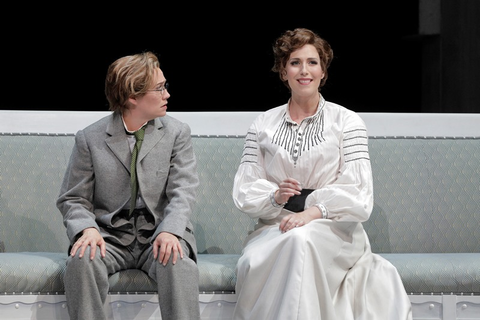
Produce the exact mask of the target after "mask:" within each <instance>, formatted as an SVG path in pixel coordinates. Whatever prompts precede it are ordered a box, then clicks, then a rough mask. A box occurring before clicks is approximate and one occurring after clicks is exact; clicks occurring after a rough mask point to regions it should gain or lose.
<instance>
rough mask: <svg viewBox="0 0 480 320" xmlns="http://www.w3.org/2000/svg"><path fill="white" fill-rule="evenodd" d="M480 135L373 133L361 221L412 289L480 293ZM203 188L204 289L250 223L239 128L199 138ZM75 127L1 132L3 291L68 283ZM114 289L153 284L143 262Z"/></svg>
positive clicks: (216, 280)
mask: <svg viewBox="0 0 480 320" xmlns="http://www.w3.org/2000/svg"><path fill="white" fill-rule="evenodd" d="M479 142H480V141H479V140H478V139H475V138H465V139H453V138H428V137H370V140H369V143H370V158H371V160H372V168H373V175H374V194H375V205H374V210H373V213H372V216H371V218H370V220H369V221H367V222H366V223H365V229H366V231H367V233H368V234H369V237H370V240H371V243H372V249H373V251H374V252H377V253H380V254H382V255H384V256H385V257H386V258H387V259H389V260H390V261H392V263H393V264H394V265H395V266H396V267H397V269H398V270H399V273H400V275H401V277H402V279H403V281H404V284H405V288H406V289H407V291H408V292H409V293H439V292H440V293H441V292H449V293H450V292H461V293H470V294H472V293H473V294H480V288H479V286H480V279H479V275H480V265H479V264H480V253H479V249H478V248H479V243H480V228H478V226H479V225H480V192H479V187H478V186H479V185H480V143H479ZM193 144H194V150H195V153H196V156H197V160H198V170H199V177H200V181H201V182H200V189H199V193H198V198H197V205H196V207H195V211H194V212H193V216H192V220H193V224H194V227H195V235H196V238H197V245H198V250H199V253H200V254H199V261H198V266H199V270H200V287H199V289H200V292H208V293H209V292H233V291H234V289H235V280H236V278H235V264H236V261H237V259H238V256H239V254H240V253H241V248H242V242H243V239H244V238H245V236H246V234H247V232H248V230H250V229H252V228H253V225H254V221H253V220H251V219H249V218H248V217H247V216H246V215H245V214H242V213H241V212H240V211H238V210H237V209H236V208H235V207H234V205H233V202H232V199H231V188H232V185H233V177H234V174H235V170H236V168H237V166H238V161H239V160H240V155H241V153H242V149H243V137H241V136H194V137H193ZM72 146H73V135H30V134H20V135H12V134H1V133H0V241H2V242H3V243H4V248H5V253H0V295H2V294H13V293H19V292H33V293H44V294H50V293H58V292H62V291H63V280H62V277H63V272H64V268H65V265H64V261H65V259H66V250H67V247H68V241H67V238H66V235H65V229H64V227H63V224H62V219H61V215H60V213H59V212H58V210H57V208H56V207H55V199H56V197H57V194H58V191H59V189H60V183H61V180H62V177H63V173H64V170H65V167H66V165H67V161H68V158H69V156H70V152H71V148H72ZM110 289H111V292H112V293H117V292H118V293H132V292H136V293H143V292H155V291H156V284H155V282H154V281H152V280H151V279H149V278H148V276H146V275H145V274H144V273H142V272H141V271H138V270H126V271H122V272H120V273H117V274H114V275H112V276H111V277H110Z"/></svg>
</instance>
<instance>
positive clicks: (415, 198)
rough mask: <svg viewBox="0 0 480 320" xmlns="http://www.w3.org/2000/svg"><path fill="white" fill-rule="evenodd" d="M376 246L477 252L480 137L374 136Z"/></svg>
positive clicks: (368, 225) (371, 228) (371, 225)
mask: <svg viewBox="0 0 480 320" xmlns="http://www.w3.org/2000/svg"><path fill="white" fill-rule="evenodd" d="M369 148H370V149H369V151H370V159H371V163H372V170H373V178H374V185H373V188H374V208H373V212H372V215H371V218H370V219H369V220H368V221H367V222H365V223H364V226H365V229H366V231H367V233H368V235H369V238H370V241H371V244H372V250H373V251H375V252H378V253H382V252H399V253H401V252H412V253H422V252H479V244H480V228H479V227H478V226H480V139H479V138H448V137H438V138H433V137H389V138H388V137H370V138H369Z"/></svg>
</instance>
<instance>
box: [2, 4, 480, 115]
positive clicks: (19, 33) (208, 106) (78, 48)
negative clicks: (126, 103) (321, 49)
mask: <svg viewBox="0 0 480 320" xmlns="http://www.w3.org/2000/svg"><path fill="white" fill-rule="evenodd" d="M236 3H238V4H235V3H227V2H223V3H215V4H208V3H202V2H194V4H191V3H188V4H187V3H181V2H174V3H162V2H155V3H141V2H135V3H124V4H122V5H121V4H119V3H116V4H115V5H114V6H112V5H111V6H110V7H108V9H104V8H99V7H96V6H93V5H92V6H87V5H83V6H82V5H78V6H72V5H70V7H66V6H61V5H58V4H57V5H55V6H51V7H48V6H47V5H45V4H41V5H36V6H37V7H32V6H31V5H26V4H18V5H16V7H17V8H15V9H12V8H10V9H8V10H7V9H6V8H5V10H3V19H2V22H1V27H2V28H1V33H2V43H3V44H2V49H1V55H2V61H3V68H2V69H3V70H2V78H3V81H2V83H3V85H2V87H3V93H4V94H3V99H2V103H1V106H0V108H1V109H5V110H78V111H82V110H84V111H106V110H108V106H107V102H106V99H105V97H104V92H103V90H104V78H105V74H106V71H107V67H108V65H109V64H110V63H111V62H113V61H114V60H115V59H117V58H119V57H121V56H123V55H128V54H134V53H138V52H141V51H147V50H150V51H153V52H155V53H157V54H158V55H159V58H160V64H161V68H162V70H163V71H164V74H165V76H166V77H167V79H168V81H169V83H170V89H169V92H170V94H171V98H170V99H169V111H263V110H266V109H269V108H271V107H275V106H277V105H279V104H283V103H285V102H286V101H287V99H288V97H289V94H288V91H287V89H286V88H285V87H284V86H283V84H282V83H281V82H280V80H279V79H278V76H277V75H276V74H275V73H273V72H272V71H271V70H270V69H271V67H272V65H273V55H272V44H273V42H274V40H275V39H276V38H277V37H278V36H279V35H280V34H281V33H283V32H284V31H285V30H287V29H293V28H296V27H306V28H310V29H312V30H314V31H315V32H317V33H318V34H319V35H321V36H322V37H324V38H325V39H326V40H327V41H329V42H330V44H331V45H332V48H333V50H334V55H335V57H334V60H333V62H332V65H331V67H330V69H329V79H328V81H327V84H326V86H325V87H324V88H323V89H322V94H323V95H324V96H325V98H326V99H327V100H330V101H332V102H336V103H339V104H342V105H344V106H345V107H347V108H349V109H352V110H354V111H357V112H480V94H479V92H480V90H478V89H480V76H479V74H480V70H479V67H480V63H479V62H478V60H480V59H478V58H479V57H480V54H479V52H480V50H479V44H478V43H479V42H480V28H479V23H478V22H476V21H477V20H479V19H478V16H479V15H480V10H479V9H480V1H477V0H459V1H457V0H431V1H429V0H389V1H311V2H295V1H294V2H286V3H283V4H280V3H279V2H276V3H274V4H268V3H262V4H261V5H260V2H257V3H256V4H246V3H244V2H236ZM422 5H423V7H422ZM102 6H108V5H107V4H102ZM257 7H258V8H257ZM420 8H423V9H420ZM425 8H426V9H427V11H425ZM422 10H423V11H422ZM425 12H426V13H425ZM432 12H433V18H432ZM438 17H439V19H437V18H438ZM7 18H8V22H7ZM422 29H423V31H422ZM449 70H453V71H449ZM459 70H460V72H459ZM446 79H448V80H446ZM446 93H448V94H446ZM459 97H461V99H460V98H459Z"/></svg>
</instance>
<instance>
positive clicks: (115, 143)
mask: <svg viewBox="0 0 480 320" xmlns="http://www.w3.org/2000/svg"><path fill="white" fill-rule="evenodd" d="M106 133H107V135H108V137H107V138H106V139H105V143H106V144H107V146H108V147H109V148H110V150H112V152H113V154H114V155H115V156H116V157H117V158H118V159H119V160H120V162H121V163H122V164H123V166H124V167H125V168H126V169H127V171H128V172H130V159H131V157H132V155H131V151H130V147H129V145H128V141H127V139H126V137H125V135H126V134H125V127H124V125H123V121H122V117H121V116H120V115H118V114H116V113H114V114H113V115H112V121H110V122H109V123H108V125H107V129H106Z"/></svg>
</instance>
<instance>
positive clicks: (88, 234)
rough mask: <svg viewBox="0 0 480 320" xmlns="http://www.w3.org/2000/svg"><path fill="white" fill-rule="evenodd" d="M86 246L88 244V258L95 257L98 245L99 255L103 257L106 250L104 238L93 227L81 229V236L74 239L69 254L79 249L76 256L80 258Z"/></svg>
mask: <svg viewBox="0 0 480 320" xmlns="http://www.w3.org/2000/svg"><path fill="white" fill-rule="evenodd" d="M88 246H90V260H93V258H95V253H96V251H97V246H98V247H100V255H101V256H102V258H105V254H106V251H107V249H106V246H105V240H104V239H103V237H102V236H101V235H100V232H98V230H97V229H95V228H87V229H85V230H83V231H82V236H81V237H80V238H78V240H77V241H75V243H74V244H73V246H72V250H71V251H70V255H71V256H75V254H76V253H77V251H78V250H79V249H80V253H79V255H78V257H79V258H82V257H83V255H84V254H85V250H86V249H87V247H88Z"/></svg>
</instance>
